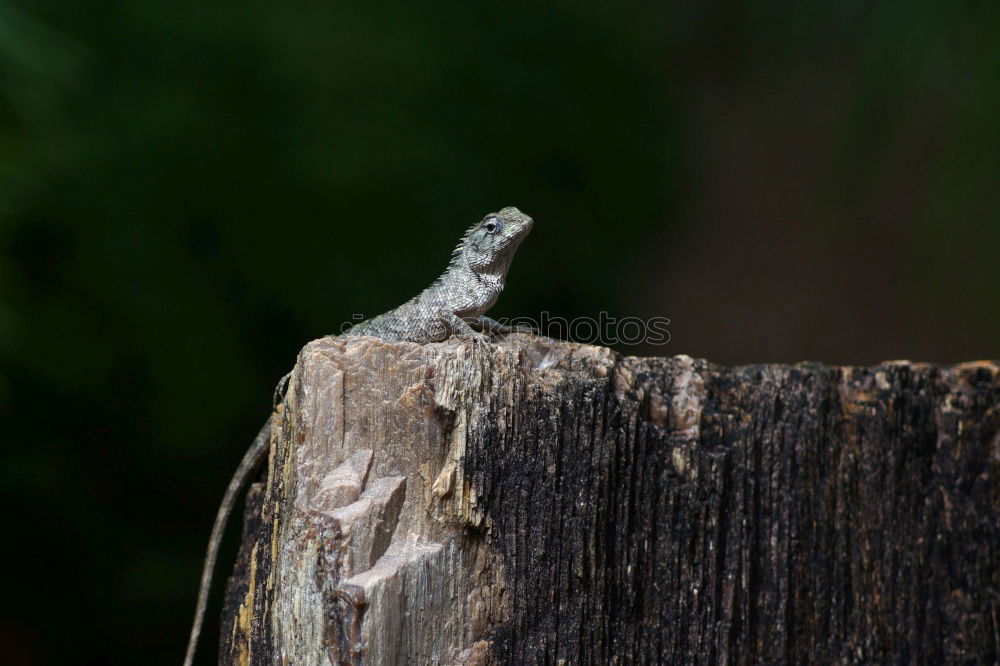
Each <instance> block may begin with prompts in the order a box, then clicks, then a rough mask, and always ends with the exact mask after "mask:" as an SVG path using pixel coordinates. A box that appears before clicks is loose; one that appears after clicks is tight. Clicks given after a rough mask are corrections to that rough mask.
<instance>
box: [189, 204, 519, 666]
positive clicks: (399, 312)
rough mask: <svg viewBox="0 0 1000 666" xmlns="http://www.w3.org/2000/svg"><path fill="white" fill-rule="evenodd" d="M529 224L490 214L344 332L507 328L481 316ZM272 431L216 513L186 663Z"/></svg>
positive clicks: (387, 334) (265, 432) (419, 335)
mask: <svg viewBox="0 0 1000 666" xmlns="http://www.w3.org/2000/svg"><path fill="white" fill-rule="evenodd" d="M532 225H533V221H532V219H531V218H530V217H528V216H527V215H525V214H524V213H522V212H521V211H519V210H518V209H517V208H514V207H508V208H504V209H503V210H501V211H500V212H499V213H490V214H489V215H487V216H486V217H484V218H483V219H482V220H481V221H480V222H477V223H476V224H474V225H473V226H472V227H470V228H469V230H468V231H466V232H465V235H464V236H463V237H462V240H461V241H460V242H459V244H458V247H456V248H455V251H454V252H453V253H452V257H451V262H450V263H449V264H448V268H447V269H446V270H445V272H444V273H443V274H442V275H441V277H439V278H438V279H437V280H435V281H434V283H433V284H431V286H429V287H428V288H427V289H425V290H424V291H422V292H421V293H420V294H418V295H417V296H415V297H414V298H412V299H410V300H409V301H407V302H406V303H404V304H402V305H400V306H399V307H398V308H395V309H394V310H390V311H389V312H386V313H385V314H382V315H379V316H377V317H374V318H372V319H369V320H367V321H363V322H361V323H360V324H358V325H356V326H354V327H353V328H351V329H350V330H349V331H347V332H346V333H344V334H343V335H344V336H360V335H370V336H372V337H376V338H381V339H383V340H400V341H401V340H406V341H409V342H418V343H427V342H440V341H442V340H446V339H448V338H449V337H451V336H455V337H459V338H462V339H472V340H486V339H487V338H486V336H484V335H483V334H482V333H479V332H477V331H475V330H473V328H472V326H470V324H474V325H476V326H478V327H479V328H480V329H483V330H487V331H498V332H507V331H509V330H510V329H508V328H507V327H506V326H502V325H500V324H498V323H497V322H495V321H493V320H491V319H489V318H488V317H484V316H483V315H484V314H485V313H486V311H487V310H489V309H490V308H491V307H492V306H493V304H494V303H495V302H496V300H497V297H498V296H499V295H500V292H501V291H503V288H504V284H505V281H506V278H507V271H508V269H509V268H510V262H511V260H512V259H513V258H514V253H515V252H516V251H517V248H518V246H519V245H520V244H521V241H523V240H524V238H525V237H526V236H527V235H528V233H529V232H530V231H531V227H532ZM286 377H287V375H286ZM279 388H280V385H279ZM270 432H271V417H268V419H267V421H266V422H265V423H264V427H262V428H261V429H260V432H259V433H258V434H257V437H256V438H255V439H254V441H253V444H251V445H250V448H249V449H248V450H247V452H246V453H245V454H244V456H243V460H241V461H240V464H239V466H238V467H237V469H236V473H235V474H233V478H232V480H231V481H230V482H229V486H228V487H227V488H226V494H225V495H224V496H223V499H222V503H221V504H220V505H219V509H218V512H217V513H216V516H215V523H214V524H213V526H212V535H211V537H210V539H209V542H208V552H207V553H206V555H205V565H204V569H203V570H202V575H201V585H200V588H199V590H198V606H197V609H196V610H195V617H194V625H193V626H192V628H191V636H190V638H189V639H188V647H187V654H186V655H185V658H184V666H191V664H192V662H193V661H194V653H195V648H196V646H197V644H198V636H199V634H200V633H201V625H202V621H203V620H204V617H205V608H206V605H207V603H208V590H209V588H210V587H211V583H212V573H213V571H214V569H215V560H216V557H217V556H218V552H219V543H220V541H221V540H222V532H223V530H224V529H225V526H226V522H227V521H228V519H229V515H230V513H232V509H233V506H234V505H235V503H236V498H237V496H238V495H239V492H240V490H241V489H242V488H243V486H245V485H246V483H247V481H248V480H249V478H250V475H251V474H252V473H253V472H254V471H255V470H256V469H257V468H258V467H259V466H260V464H261V463H262V462H263V461H264V459H265V458H266V457H267V454H268V451H269V449H270Z"/></svg>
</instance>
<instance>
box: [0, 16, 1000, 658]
mask: <svg viewBox="0 0 1000 666" xmlns="http://www.w3.org/2000/svg"><path fill="white" fill-rule="evenodd" d="M418 4H421V3H386V2H366V3H350V4H345V3H340V2H329V1H327V2H255V1H253V0H249V1H248V0H239V1H235V0H223V1H207V2H206V1H205V0H197V1H194V0H180V1H173V2H143V1H139V0H119V1H105V0H96V1H90V2H78V3H65V2H57V1H55V0H33V2H31V3H30V4H29V3H24V2H20V3H16V4H11V3H9V2H5V1H4V2H0V412H2V414H3V422H2V425H3V442H4V444H5V448H4V451H3V467H2V469H3V475H2V478H0V497H2V500H3V505H4V506H5V507H6V508H7V515H8V519H7V528H6V530H5V532H6V534H7V536H8V539H7V546H6V547H5V548H4V555H5V561H4V562H3V571H4V573H5V577H6V580H7V581H8V582H7V584H6V585H5V588H6V590H7V593H8V594H7V596H8V598H7V601H6V603H4V604H3V607H4V612H3V617H2V620H0V642H2V647H0V651H2V653H3V655H4V657H3V661H4V662H5V663H18V664H20V663H24V664H40V663H52V664H136V663H144V664H145V663H148V664H160V663H162V664H176V663H179V661H180V658H181V655H182V652H183V647H184V642H185V640H186V633H187V630H188V624H189V621H190V618H191V612H192V609H193V606H194V594H195V591H196V589H195V588H196V584H197V580H198V575H199V570H200V567H201V558H202V554H203V548H204V545H205V541H206V538H207V535H208V530H209V527H210V524H211V521H212V517H213V514H214V511H215V507H216V503H217V502H218V500H219V499H220V497H221V494H222V490H223V487H224V485H225V483H226V481H227V479H228V476H229V474H230V472H231V471H232V469H233V468H234V466H235V464H236V462H237V460H238V458H239V457H240V455H241V453H242V452H243V450H244V448H245V447H246V446H247V444H248V443H249V441H250V439H251V437H252V435H253V434H254V433H255V432H256V429H257V427H258V426H259V425H260V423H261V422H262V421H263V419H264V417H265V416H266V414H267V411H268V405H269V400H270V393H271V389H272V387H273V385H274V382H275V381H276V380H277V379H278V377H280V376H281V375H282V374H283V373H284V372H285V371H286V370H288V369H289V368H290V366H291V365H292V363H293V361H294V357H295V353H296V352H297V351H298V349H299V348H300V347H301V346H302V345H303V344H304V343H305V342H307V341H308V340H310V339H312V338H315V337H318V336H320V335H322V334H325V333H329V332H333V331H336V330H339V327H340V325H341V323H342V322H344V321H347V320H350V318H351V316H352V314H355V313H363V314H366V315H372V314H376V313H378V312H381V311H383V310H385V309H387V308H389V307H391V306H394V305H396V304H398V303H399V302H401V301H403V300H405V299H406V298H408V297H410V296H411V295H413V294H414V293H415V292H417V291H418V290H419V289H421V288H422V287H423V286H425V285H426V284H427V283H428V282H429V281H430V280H431V279H433V278H434V277H435V276H436V275H437V273H439V272H440V270H441V269H442V268H443V267H444V265H445V263H446V262H447V259H448V256H449V253H450V250H451V248H452V246H453V245H454V243H455V242H456V240H457V238H458V237H459V235H460V234H461V232H462V231H463V230H464V228H465V227H466V226H468V225H469V224H471V223H472V222H474V221H476V220H477V219H479V218H480V217H481V216H482V215H483V214H484V213H486V212H488V211H490V210H495V209H497V208H499V207H502V206H505V205H509V204H513V205H517V206H519V207H520V208H522V209H523V210H525V211H526V212H528V213H530V214H531V215H533V216H534V217H535V219H536V226H535V230H534V231H533V233H532V236H531V237H530V238H529V239H528V241H527V242H526V243H525V244H524V245H523V246H522V249H521V251H520V253H519V255H518V257H517V259H516V261H515V262H514V266H513V269H512V272H511V276H510V277H511V279H510V286H509V287H508V289H507V291H506V292H505V293H504V295H503V297H502V299H501V301H500V303H499V304H498V306H497V308H496V310H495V312H496V313H497V314H499V315H506V316H514V315H525V316H537V315H538V314H539V313H541V312H542V311H548V312H550V313H552V314H553V315H559V316H564V317H568V318H571V317H576V316H596V313H598V312H599V311H602V310H605V311H607V312H609V313H610V314H611V315H612V316H618V317H620V316H626V315H637V316H641V317H649V316H654V315H658V316H665V317H669V318H670V319H671V326H670V330H671V334H672V340H671V342H670V343H669V344H668V345H666V346H664V347H648V346H647V347H642V346H640V347H635V348H624V347H619V348H620V349H621V350H622V351H624V352H627V353H644V354H678V353H688V354H691V355H695V356H705V357H707V358H709V359H711V360H713V361H716V362H719V363H730V364H731V363H749V362H755V361H796V360H801V359H811V360H819V361H826V362H831V363H870V362H875V361H879V360H883V359H887V358H903V357H910V358H915V359H919V360H928V361H938V362H949V361H959V360H972V359H975V358H982V357H992V358H996V357H998V356H1000V336H998V335H997V328H998V326H1000V297H998V294H997V285H998V283H1000V249H998V248H1000V219H998V213H997V205H998V203H1000V202H998V194H997V181H998V175H1000V123H998V121H997V118H998V109H1000V47H998V44H1000V10H998V7H1000V5H998V4H997V3H991V2H947V3H946V2H934V3H931V2H920V1H915V2H909V3H892V4H891V5H890V4H888V3H886V4H884V5H883V6H882V7H881V8H880V7H869V5H870V4H872V3H867V2H861V1H853V2H841V3H828V2H806V3H787V4H786V3H775V2H702V3H683V4H679V3H674V4H664V3H658V2H657V3H654V2H648V3H635V4H627V5H626V4H622V3H610V2H605V1H600V2H593V1H589V0H586V1H584V0H574V1H572V2H556V3H532V4H526V3H490V4H483V5H479V4H478V3H468V2H454V3H437V4H433V5H430V6H423V7H421V6H417V5H418ZM829 5H837V7H836V8H830V7H829ZM233 548H234V540H233V539H232V538H231V539H230V541H229V542H228V544H227V553H226V554H225V555H224V558H225V559H226V562H225V563H224V564H223V570H224V573H227V572H228V569H229V566H230V564H229V562H230V560H231V557H232V550H233ZM219 603H220V602H219V599H218V597H216V598H214V599H213V601H212V611H211V613H210V615H211V616H212V617H211V618H210V622H211V623H210V626H209V628H208V632H209V634H208V635H209V640H208V641H207V642H206V643H205V645H206V646H207V649H206V650H205V651H204V652H203V655H202V656H203V659H204V661H203V662H202V663H210V662H211V661H212V659H213V656H214V642H215V635H214V634H215V630H216V626H215V615H216V613H217V609H218V607H219Z"/></svg>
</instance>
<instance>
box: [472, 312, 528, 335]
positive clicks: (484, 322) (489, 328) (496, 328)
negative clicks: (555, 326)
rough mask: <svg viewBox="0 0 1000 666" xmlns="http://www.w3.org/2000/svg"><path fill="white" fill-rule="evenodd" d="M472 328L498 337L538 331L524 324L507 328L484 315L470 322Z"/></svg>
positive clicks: (505, 325)
mask: <svg viewBox="0 0 1000 666" xmlns="http://www.w3.org/2000/svg"><path fill="white" fill-rule="evenodd" d="M471 323H472V325H473V326H476V327H478V328H479V329H480V330H482V331H486V332H487V333H499V334H500V335H510V334H511V333H538V330H537V329H536V328H534V327H532V326H527V325H525V324H518V325H517V326H508V325H507V324H501V323H500V322H498V321H497V320H496V319H491V318H490V317H487V316H486V315H479V316H478V317H476V318H475V319H473V320H471Z"/></svg>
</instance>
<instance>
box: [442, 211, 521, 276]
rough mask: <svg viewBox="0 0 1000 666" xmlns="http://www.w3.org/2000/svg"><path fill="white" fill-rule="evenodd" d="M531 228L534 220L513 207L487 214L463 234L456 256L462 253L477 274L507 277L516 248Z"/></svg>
mask: <svg viewBox="0 0 1000 666" xmlns="http://www.w3.org/2000/svg"><path fill="white" fill-rule="evenodd" d="M533 224H534V220H532V219H531V218H530V217H528V216H527V215H525V214H524V213H522V212H521V211H519V210H518V209H516V208H514V207H513V206H508V207H507V208H504V209H503V210H501V211H500V212H499V213H490V214H489V215H487V216H486V217H484V218H483V219H482V220H480V221H479V222H477V223H476V224H474V225H473V226H472V228H470V229H469V230H468V231H467V232H465V238H463V239H462V243H461V244H460V245H459V246H458V249H457V250H456V254H458V253H461V254H462V255H463V257H464V259H465V262H466V263H467V265H468V266H469V268H471V269H472V270H473V271H475V272H477V273H499V274H501V275H506V273H507V269H508V268H510V262H511V259H513V258H514V252H516V251H517V246H518V245H520V244H521V241H523V240H524V239H525V237H526V236H527V235H528V233H529V232H530V231H531V227H532V225H533Z"/></svg>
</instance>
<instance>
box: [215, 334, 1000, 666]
mask: <svg viewBox="0 0 1000 666" xmlns="http://www.w3.org/2000/svg"><path fill="white" fill-rule="evenodd" d="M222 627H223V630H222V640H221V645H220V662H221V663H224V664H295V665H296V666H300V665H311V664H366V665H369V666H374V665H381V664H454V663H459V664H493V663H497V664H567V665H571V664H573V665H575V664H609V663H610V664H655V663H663V664H669V663H685V664H687V663H700V664H745V663H788V662H792V663H859V664H861V663H863V664H870V663H927V664H938V663H969V664H991V663H996V662H997V660H998V659H1000V365H998V364H996V363H991V362H975V363H967V364H964V365H958V366H954V367H936V366H933V365H927V364H919V363H910V362H891V363H884V364H882V365H878V366H875V367H871V368H861V367H836V368H835V367H826V366H823V365H819V364H811V363H809V364H799V365H794V366H786V365H756V366H747V367H741V368H723V367H718V366H714V365H712V364H710V363H707V362H705V361H701V360H695V359H691V358H689V357H686V356H677V357H673V358H634V357H623V356H621V355H619V354H617V353H615V352H613V351H611V350H609V349H606V348H602V347H593V346H587V345H578V344H571V343H565V342H558V341H554V340H551V339H547V338H541V337H534V336H528V335H513V336H510V337H509V338H507V339H506V340H505V341H504V342H503V343H501V344H492V345H478V346H474V345H471V344H468V343H462V342H459V341H448V342H444V343H440V344H430V345H423V346H421V345H416V344H409V343H386V342H382V341H379V340H375V339H372V338H358V339H352V340H350V341H348V340H343V339H337V338H324V339H321V340H317V341H314V342H312V343H310V344H309V345H307V346H306V347H305V348H304V349H303V350H302V352H301V353H300V355H299V359H298V363H297V365H296V367H295V370H294V373H293V375H292V380H291V384H290V388H289V392H288V396H287V398H286V400H285V403H284V406H283V407H281V408H279V413H278V414H276V416H275V418H274V426H273V432H272V450H271V456H270V461H269V466H268V470H267V478H266V482H263V483H260V484H257V485H255V486H254V488H252V489H251V491H250V493H249V495H248V501H247V509H246V516H245V527H244V538H243V543H242V546H241V551H240V555H239V559H238V562H237V565H236V569H235V572H234V574H233V576H232V578H230V580H229V583H228V587H227V592H226V603H225V608H224V611H223V621H222Z"/></svg>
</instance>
